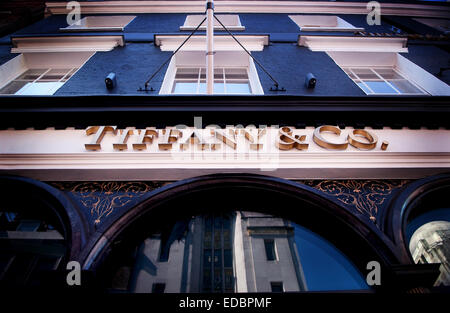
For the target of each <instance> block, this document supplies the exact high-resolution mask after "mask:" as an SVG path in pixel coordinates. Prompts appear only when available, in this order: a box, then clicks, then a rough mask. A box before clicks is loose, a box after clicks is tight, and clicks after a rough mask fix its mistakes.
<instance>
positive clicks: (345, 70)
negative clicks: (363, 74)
mask: <svg viewBox="0 0 450 313" xmlns="http://www.w3.org/2000/svg"><path fill="white" fill-rule="evenodd" d="M343 70H344V72H345V73H346V74H347V75H348V76H349V77H350V78H351V79H356V76H355V75H353V73H352V72H351V71H350V69H349V68H343Z"/></svg>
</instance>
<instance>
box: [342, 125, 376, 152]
mask: <svg viewBox="0 0 450 313" xmlns="http://www.w3.org/2000/svg"><path fill="white" fill-rule="evenodd" d="M356 135H359V136H361V137H364V138H366V139H367V140H368V141H369V142H364V141H361V140H359V139H358V137H357V136H356ZM347 140H348V143H349V144H351V145H352V146H353V147H355V148H358V149H363V150H372V149H375V147H376V146H377V142H378V138H377V136H376V135H374V134H371V133H369V132H368V131H367V130H364V129H354V130H353V131H351V132H350V133H349V134H348V137H347Z"/></svg>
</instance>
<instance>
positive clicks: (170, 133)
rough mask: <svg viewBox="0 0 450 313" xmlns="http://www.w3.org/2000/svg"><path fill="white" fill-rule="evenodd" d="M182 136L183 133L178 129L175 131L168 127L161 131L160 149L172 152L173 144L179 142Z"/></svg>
mask: <svg viewBox="0 0 450 313" xmlns="http://www.w3.org/2000/svg"><path fill="white" fill-rule="evenodd" d="M181 136H182V132H181V131H180V130H178V129H173V128H170V127H166V129H161V130H160V131H159V138H160V140H159V142H158V147H159V149H160V150H170V149H172V145H173V143H175V142H177V141H178V139H180V138H181Z"/></svg>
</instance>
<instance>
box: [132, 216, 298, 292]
mask: <svg viewBox="0 0 450 313" xmlns="http://www.w3.org/2000/svg"><path fill="white" fill-rule="evenodd" d="M138 251H139V252H138V254H137V257H136V264H135V266H134V269H133V271H132V274H131V279H130V289H131V291H135V292H150V291H153V292H270V291H274V292H276V291H301V290H306V283H305V280H304V277H303V271H302V268H301V265H300V260H299V257H298V253H297V247H296V244H295V241H294V228H293V227H292V226H291V225H290V222H288V221H286V220H283V219H281V218H275V217H272V216H270V215H264V214H260V213H254V212H236V213H234V214H227V215H209V216H197V217H194V218H192V219H191V220H190V221H189V222H188V223H182V222H178V223H176V224H175V226H174V227H173V229H172V231H171V233H170V234H169V235H168V236H166V235H165V234H164V233H163V234H160V235H158V236H152V237H150V238H147V239H146V240H145V241H144V242H143V243H142V245H141V246H140V247H139V250H138Z"/></svg>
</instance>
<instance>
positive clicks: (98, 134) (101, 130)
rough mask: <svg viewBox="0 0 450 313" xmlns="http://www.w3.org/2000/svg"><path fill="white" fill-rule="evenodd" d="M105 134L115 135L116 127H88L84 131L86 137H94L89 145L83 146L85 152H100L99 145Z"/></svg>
mask: <svg viewBox="0 0 450 313" xmlns="http://www.w3.org/2000/svg"><path fill="white" fill-rule="evenodd" d="M107 132H112V133H114V135H115V134H116V133H117V126H89V127H88V128H87V129H86V135H88V136H89V135H95V136H94V139H93V140H92V142H91V143H87V144H85V145H84V146H85V148H86V150H100V149H101V148H102V146H101V145H100V143H101V142H102V140H103V137H105V135H106V133H107Z"/></svg>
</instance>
